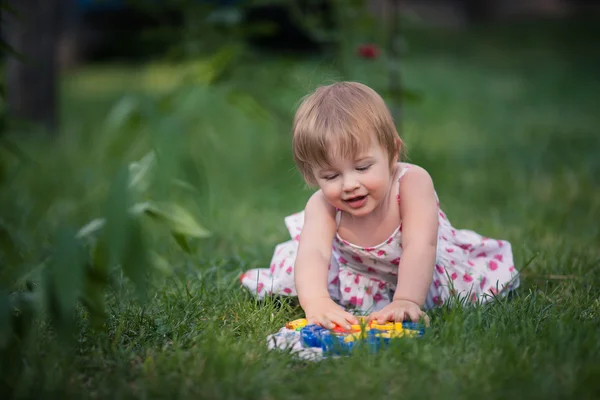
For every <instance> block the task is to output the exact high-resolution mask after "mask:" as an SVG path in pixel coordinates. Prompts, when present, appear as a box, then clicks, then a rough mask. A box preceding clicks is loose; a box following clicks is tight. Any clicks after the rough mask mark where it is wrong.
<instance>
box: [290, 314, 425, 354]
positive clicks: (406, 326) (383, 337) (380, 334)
mask: <svg viewBox="0 0 600 400" xmlns="http://www.w3.org/2000/svg"><path fill="white" fill-rule="evenodd" d="M285 326H286V328H287V329H291V330H294V331H299V332H300V340H301V343H302V346H304V347H316V348H321V349H322V350H323V354H347V353H349V352H350V351H351V350H352V348H353V347H354V346H358V345H362V344H365V343H366V345H367V346H368V347H369V349H370V350H371V351H378V350H379V349H380V348H381V346H383V347H384V348H385V347H387V345H388V344H389V341H390V340H391V339H396V338H402V337H409V338H419V337H422V336H423V335H424V334H425V328H424V327H423V325H421V324H418V323H414V322H402V323H400V322H395V323H394V322H387V323H385V324H378V323H377V321H370V322H367V321H366V319H365V318H360V324H359V325H352V326H351V328H350V330H349V331H348V330H346V329H344V328H342V327H341V326H335V327H334V328H333V329H325V328H323V327H321V326H319V325H315V324H311V325H308V321H307V320H306V319H304V318H302V319H297V320H294V321H290V322H288V323H287V324H286V325H285Z"/></svg>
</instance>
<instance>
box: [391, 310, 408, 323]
mask: <svg viewBox="0 0 600 400" xmlns="http://www.w3.org/2000/svg"><path fill="white" fill-rule="evenodd" d="M392 318H393V319H392V320H393V321H394V322H404V318H406V311H405V310H404V309H403V308H401V309H399V310H396V311H394V315H393V317H392Z"/></svg>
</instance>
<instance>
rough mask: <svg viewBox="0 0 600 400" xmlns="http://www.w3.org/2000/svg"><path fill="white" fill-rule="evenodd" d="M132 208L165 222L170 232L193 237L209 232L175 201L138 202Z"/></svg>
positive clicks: (207, 234)
mask: <svg viewBox="0 0 600 400" xmlns="http://www.w3.org/2000/svg"><path fill="white" fill-rule="evenodd" d="M133 209H134V210H135V211H134V212H136V213H141V212H143V213H145V214H146V215H149V216H150V217H152V218H154V219H155V220H156V221H158V222H160V223H163V224H165V225H166V226H167V227H168V228H169V229H170V230H171V232H172V233H174V234H181V235H185V236H190V237H195V238H206V237H209V236H210V235H211V234H210V232H208V231H207V230H206V229H204V228H203V227H202V226H200V224H199V223H198V222H197V221H196V219H195V218H194V217H193V215H192V214H191V213H190V212H189V211H188V210H186V209H185V208H183V207H181V206H180V205H178V204H175V203H161V204H160V205H156V204H153V203H150V202H145V203H138V204H136V205H134V207H133Z"/></svg>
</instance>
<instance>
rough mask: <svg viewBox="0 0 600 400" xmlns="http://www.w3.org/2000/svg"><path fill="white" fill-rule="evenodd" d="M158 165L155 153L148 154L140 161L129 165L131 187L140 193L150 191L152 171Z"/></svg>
mask: <svg viewBox="0 0 600 400" xmlns="http://www.w3.org/2000/svg"><path fill="white" fill-rule="evenodd" d="M155 164H156V155H155V154H154V152H150V153H148V154H146V155H145V156H144V157H143V158H142V159H141V160H140V161H138V162H133V163H131V164H130V165H129V187H130V188H133V189H136V190H138V191H140V192H143V191H145V190H146V189H148V186H149V185H150V182H149V181H150V178H149V175H150V171H151V170H152V168H153V167H154V166H155Z"/></svg>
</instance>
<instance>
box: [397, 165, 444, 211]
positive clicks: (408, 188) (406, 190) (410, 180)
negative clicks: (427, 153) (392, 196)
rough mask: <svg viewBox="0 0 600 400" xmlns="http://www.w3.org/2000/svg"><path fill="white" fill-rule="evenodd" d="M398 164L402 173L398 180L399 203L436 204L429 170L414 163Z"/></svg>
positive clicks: (405, 204)
mask: <svg viewBox="0 0 600 400" xmlns="http://www.w3.org/2000/svg"><path fill="white" fill-rule="evenodd" d="M399 166H400V168H401V172H400V173H401V174H402V176H401V178H400V179H399V182H398V186H399V187H398V197H399V199H400V205H401V206H402V205H404V206H407V205H415V204H419V203H423V204H432V205H435V204H437V195H436V193H435V187H434V184H433V179H432V178H431V175H430V174H429V172H427V170H426V169H424V168H422V167H420V166H418V165H414V164H406V163H399ZM403 170H404V171H403Z"/></svg>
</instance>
